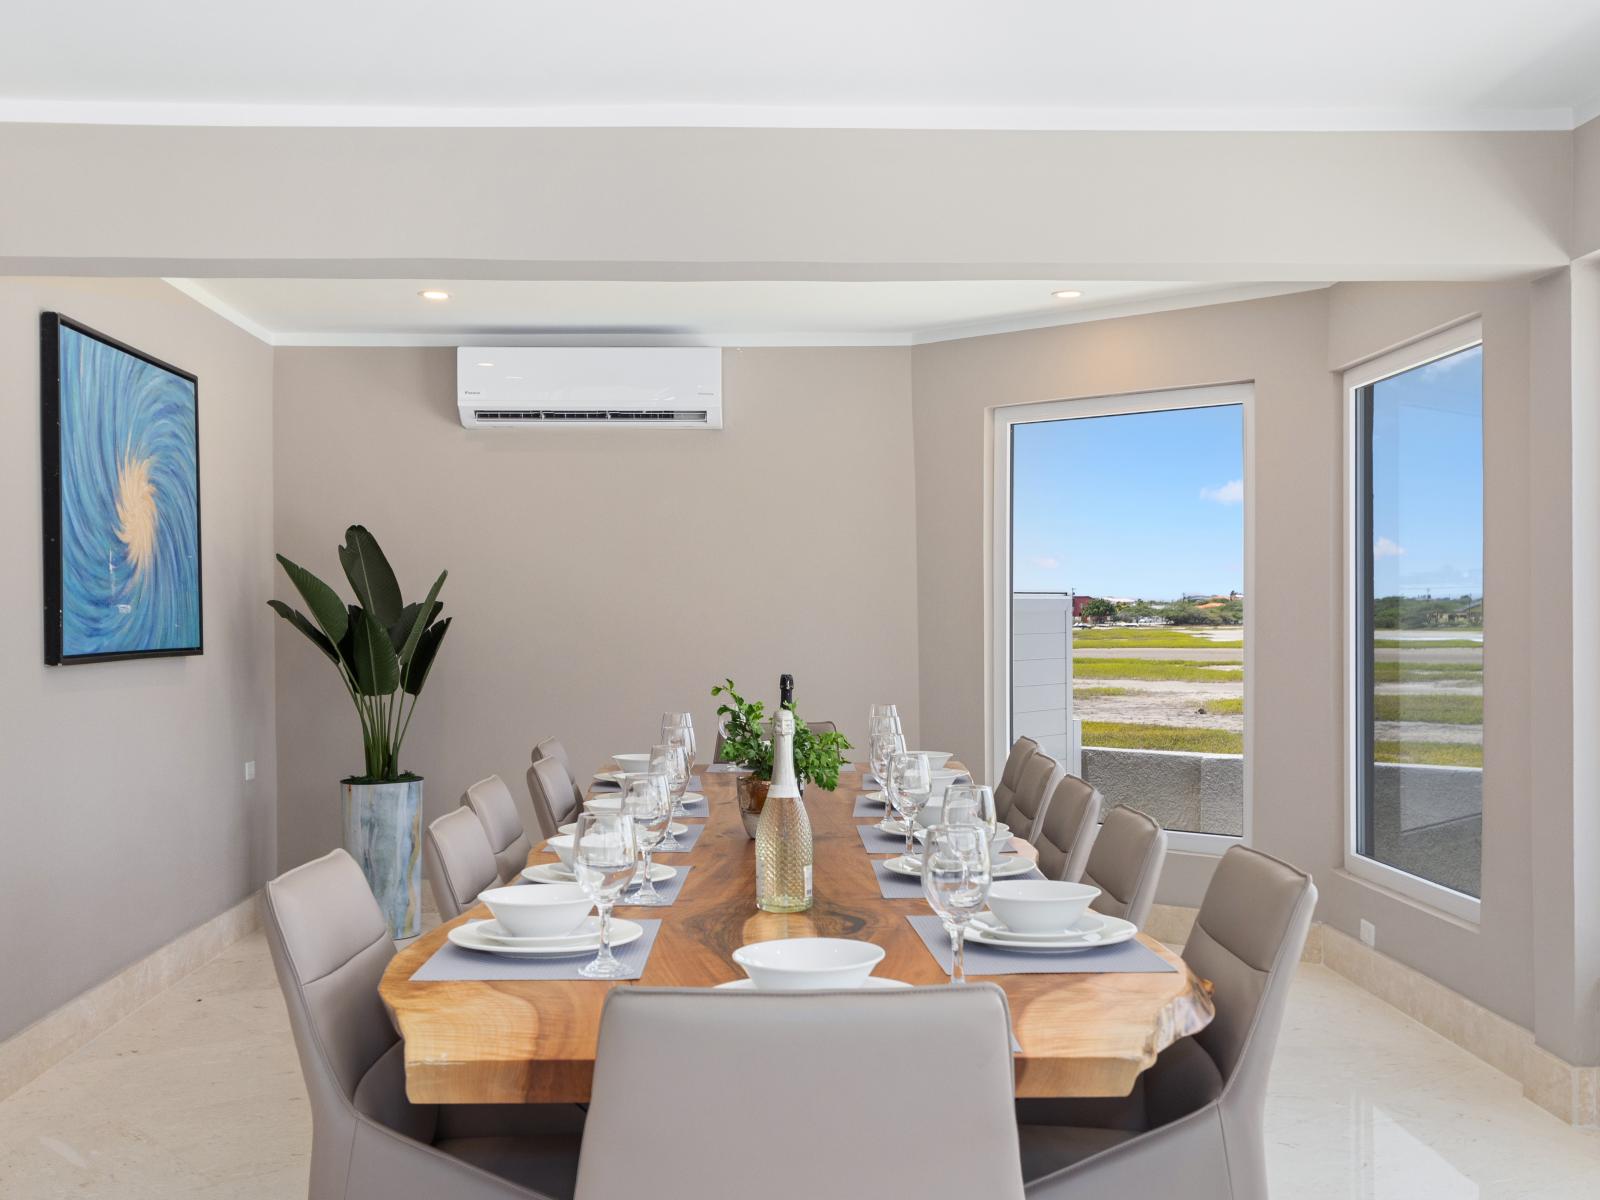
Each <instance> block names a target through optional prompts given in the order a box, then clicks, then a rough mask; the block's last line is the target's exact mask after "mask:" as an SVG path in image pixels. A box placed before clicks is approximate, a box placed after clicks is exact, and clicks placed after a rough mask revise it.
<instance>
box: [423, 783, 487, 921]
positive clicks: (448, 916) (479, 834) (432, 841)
mask: <svg viewBox="0 0 1600 1200" xmlns="http://www.w3.org/2000/svg"><path fill="white" fill-rule="evenodd" d="M422 865H423V869H424V870H426V871H427V873H428V881H429V882H430V883H432V884H433V900H434V903H435V904H437V905H438V906H439V916H440V917H441V918H442V919H443V920H446V921H453V920H455V919H456V918H457V917H459V916H460V915H461V914H462V913H464V912H466V911H467V909H469V908H471V907H472V906H473V905H475V904H476V903H477V902H478V893H479V892H481V891H483V890H484V889H485V888H492V887H494V886H495V885H496V884H498V883H499V882H500V869H499V868H498V867H497V866H495V861H494V850H493V849H491V848H490V846H489V835H488V834H486V833H484V831H483V826H482V825H480V824H478V818H477V817H475V816H473V815H472V810H471V809H470V808H458V809H456V810H455V811H454V812H447V813H445V815H444V816H442V817H440V818H439V819H438V820H437V821H435V822H434V823H433V824H431V825H429V826H428V828H427V830H426V832H424V833H423V835H422Z"/></svg>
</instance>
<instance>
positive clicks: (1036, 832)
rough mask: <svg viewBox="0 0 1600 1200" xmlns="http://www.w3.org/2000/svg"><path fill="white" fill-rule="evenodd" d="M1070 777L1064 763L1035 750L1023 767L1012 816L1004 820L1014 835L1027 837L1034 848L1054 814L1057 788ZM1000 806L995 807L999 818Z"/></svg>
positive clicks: (1018, 780)
mask: <svg viewBox="0 0 1600 1200" xmlns="http://www.w3.org/2000/svg"><path fill="white" fill-rule="evenodd" d="M1065 776H1066V771H1065V769H1063V767H1062V766H1061V764H1060V763H1058V762H1057V761H1056V760H1055V759H1053V758H1051V757H1050V756H1049V755H1048V754H1046V753H1045V752H1044V751H1042V750H1035V751H1034V752H1033V757H1032V758H1030V759H1029V760H1028V761H1027V763H1026V764H1025V765H1024V766H1023V768H1022V774H1021V775H1020V776H1019V777H1018V779H1017V790H1016V792H1015V793H1014V794H1013V795H1012V798H1011V813H1010V815H1009V816H1007V817H1004V818H1002V819H1003V820H1004V821H1005V823H1006V824H1007V825H1009V826H1011V832H1012V833H1014V834H1016V835H1017V836H1018V837H1021V838H1026V839H1027V840H1028V841H1030V842H1032V843H1033V844H1034V845H1038V844H1039V836H1040V834H1041V833H1042V832H1043V830H1044V818H1045V814H1046V813H1048V812H1049V811H1050V801H1051V799H1052V798H1053V797H1054V796H1055V791H1056V785H1057V784H1059V783H1060V782H1061V780H1062V779H1063V778H1064V777H1065ZM999 812H1000V806H999V804H998V803H997V804H996V805H995V815H996V816H999Z"/></svg>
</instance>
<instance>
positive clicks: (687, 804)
mask: <svg viewBox="0 0 1600 1200" xmlns="http://www.w3.org/2000/svg"><path fill="white" fill-rule="evenodd" d="M693 791H694V789H693V788H690V789H689V790H688V791H686V792H684V794H683V799H682V800H680V801H679V802H678V811H679V812H681V813H687V814H689V816H691V817H703V816H705V815H706V813H708V812H709V811H710V809H709V807H708V804H709V801H707V800H706V794H705V793H704V792H697V793H695V794H696V795H697V796H699V799H698V800H691V799H689V792H693Z"/></svg>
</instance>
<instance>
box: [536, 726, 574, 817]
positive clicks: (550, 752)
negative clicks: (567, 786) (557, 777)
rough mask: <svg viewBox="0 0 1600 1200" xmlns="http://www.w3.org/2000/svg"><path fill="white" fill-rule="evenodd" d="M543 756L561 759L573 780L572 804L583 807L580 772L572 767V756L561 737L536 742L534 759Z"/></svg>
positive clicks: (537, 759)
mask: <svg viewBox="0 0 1600 1200" xmlns="http://www.w3.org/2000/svg"><path fill="white" fill-rule="evenodd" d="M541 758H554V759H558V760H560V762H561V765H562V766H563V767H565V768H566V770H567V775H568V777H570V778H571V780H572V805H573V807H574V808H582V807H583V785H582V784H581V783H579V782H578V773H577V772H576V771H574V770H573V769H572V756H571V755H569V754H568V753H567V748H566V747H565V746H563V745H562V744H561V741H560V739H559V738H545V739H544V741H542V742H536V743H534V747H533V759H532V761H534V762H538V761H539V760H540V759H541Z"/></svg>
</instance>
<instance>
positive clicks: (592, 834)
mask: <svg viewBox="0 0 1600 1200" xmlns="http://www.w3.org/2000/svg"><path fill="white" fill-rule="evenodd" d="M638 858H639V843H638V839H637V835H636V834H635V833H634V828H633V818H632V817H630V816H629V815H628V814H627V813H625V812H609V811H602V812H587V811H586V812H583V813H580V814H579V816H578V828H577V832H576V835H575V836H574V838H573V848H572V868H573V873H574V874H575V875H577V877H578V884H579V886H580V887H582V888H583V891H584V894H585V895H586V896H588V897H589V899H591V900H593V901H594V906H595V908H596V909H597V910H599V913H600V953H599V954H598V955H596V956H595V960H594V961H593V962H592V963H587V964H585V965H584V966H583V967H582V968H580V969H579V971H578V974H579V975H582V976H583V977H584V978H585V979H615V978H617V977H618V976H619V975H626V974H627V973H628V968H627V967H625V966H623V965H622V964H621V963H620V962H618V961H617V959H616V956H615V955H613V954H612V953H611V908H612V906H613V905H614V904H616V902H617V897H618V896H620V895H621V894H622V889H623V888H625V887H626V886H627V885H628V882H629V881H630V880H631V879H632V878H633V872H634V869H635V868H636V867H637V866H638V865H639V864H638Z"/></svg>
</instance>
